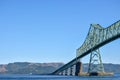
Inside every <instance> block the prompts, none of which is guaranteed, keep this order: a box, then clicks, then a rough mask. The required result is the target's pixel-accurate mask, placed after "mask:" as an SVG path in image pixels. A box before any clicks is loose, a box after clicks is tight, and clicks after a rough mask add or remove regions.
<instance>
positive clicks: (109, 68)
mask: <svg viewBox="0 0 120 80" xmlns="http://www.w3.org/2000/svg"><path fill="white" fill-rule="evenodd" d="M103 65H104V70H105V72H114V73H120V64H111V63H104V64H103ZM87 70H88V64H84V65H83V72H87Z"/></svg>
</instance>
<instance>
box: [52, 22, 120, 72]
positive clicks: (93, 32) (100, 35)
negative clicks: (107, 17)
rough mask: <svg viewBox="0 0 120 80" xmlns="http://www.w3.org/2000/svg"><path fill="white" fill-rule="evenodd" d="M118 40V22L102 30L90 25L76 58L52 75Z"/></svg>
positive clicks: (119, 31)
mask: <svg viewBox="0 0 120 80" xmlns="http://www.w3.org/2000/svg"><path fill="white" fill-rule="evenodd" d="M118 38H120V20H119V21H117V22H115V23H114V24H112V25H111V26H109V27H107V28H103V27H101V26H100V25H99V24H91V27H90V29H89V32H88V35H87V37H86V39H85V41H84V43H83V45H82V46H81V47H80V48H78V49H77V50H76V58H74V59H73V60H71V61H70V62H68V63H67V64H65V65H64V66H62V67H61V68H59V69H57V70H56V71H54V72H53V73H52V74H59V73H60V72H63V71H64V70H66V69H68V68H70V67H72V66H73V65H76V63H77V62H78V61H79V59H80V58H83V57H84V56H86V55H88V54H90V53H91V52H93V51H96V50H97V49H99V48H100V47H102V46H104V45H105V44H107V43H110V42H112V41H114V40H116V39H118Z"/></svg>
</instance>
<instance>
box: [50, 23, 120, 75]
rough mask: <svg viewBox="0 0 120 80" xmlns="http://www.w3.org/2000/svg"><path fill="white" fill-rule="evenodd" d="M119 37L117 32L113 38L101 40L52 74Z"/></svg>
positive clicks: (68, 66)
mask: <svg viewBox="0 0 120 80" xmlns="http://www.w3.org/2000/svg"><path fill="white" fill-rule="evenodd" d="M118 22H119V23H120V21H118ZM118 38H120V33H119V34H117V35H115V36H112V37H111V38H108V39H106V40H105V41H103V42H101V43H100V44H97V45H96V46H94V47H92V48H90V49H89V50H87V51H86V52H84V53H82V54H81V55H80V56H78V57H76V58H74V59H73V60H71V61H70V62H68V63H67V64H65V65H64V66H62V67H60V68H59V69H57V70H56V71H54V72H53V73H52V74H58V73H60V72H62V71H64V70H66V69H68V68H70V67H71V66H73V65H75V64H76V62H77V61H78V60H79V59H80V58H82V57H84V56H86V55H88V54H89V53H90V52H91V51H94V50H96V49H98V48H100V47H102V46H104V45H105V44H107V43H110V42H112V41H113V40H116V39H118Z"/></svg>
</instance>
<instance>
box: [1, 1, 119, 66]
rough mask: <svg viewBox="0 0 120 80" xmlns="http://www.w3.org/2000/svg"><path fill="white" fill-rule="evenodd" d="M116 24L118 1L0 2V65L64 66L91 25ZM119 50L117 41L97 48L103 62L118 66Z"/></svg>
mask: <svg viewBox="0 0 120 80" xmlns="http://www.w3.org/2000/svg"><path fill="white" fill-rule="evenodd" d="M118 20H120V1H119V0H0V54H1V56H0V64H5V63H9V62H40V63H43V62H64V63H67V62H69V61H70V60H72V59H73V58H75V56H76V49H77V48H79V47H80V46H81V45H82V43H83V42H84V40H85V38H86V35H87V33H88V30H89V27H90V24H91V23H98V24H100V25H101V26H103V27H108V26H109V25H111V24H112V23H114V22H116V21H118ZM119 48H120V40H119V39H118V40H115V41H113V42H111V43H109V44H107V45H105V46H104V47H102V48H100V50H101V55H102V59H103V62H104V63H116V64H120V62H119V61H120V58H119V56H120V50H119ZM82 61H83V62H84V63H87V62H88V61H89V55H88V56H87V57H85V58H83V59H82Z"/></svg>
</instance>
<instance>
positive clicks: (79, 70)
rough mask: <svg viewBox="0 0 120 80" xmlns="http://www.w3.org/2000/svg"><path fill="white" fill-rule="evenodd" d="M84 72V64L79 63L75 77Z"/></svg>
mask: <svg viewBox="0 0 120 80" xmlns="http://www.w3.org/2000/svg"><path fill="white" fill-rule="evenodd" d="M81 72H82V62H77V64H76V69H75V75H76V76H78V75H79V74H80V73H81Z"/></svg>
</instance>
